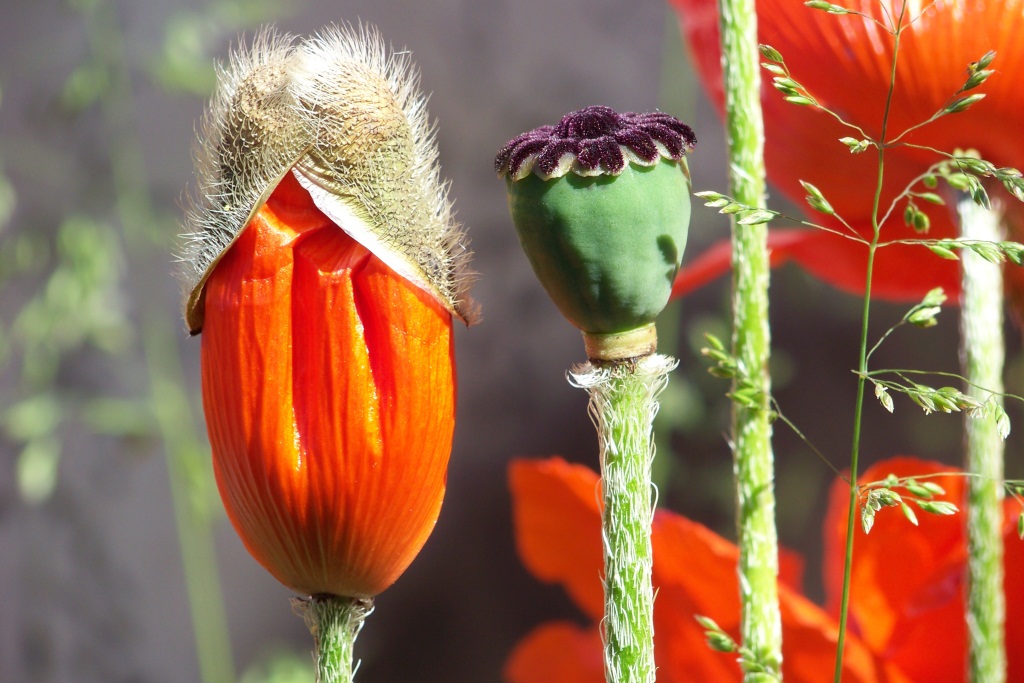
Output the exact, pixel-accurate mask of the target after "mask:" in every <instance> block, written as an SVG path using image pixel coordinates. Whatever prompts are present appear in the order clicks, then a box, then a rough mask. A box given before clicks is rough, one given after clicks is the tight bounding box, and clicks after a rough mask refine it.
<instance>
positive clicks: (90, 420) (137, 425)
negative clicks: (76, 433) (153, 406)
mask: <svg viewBox="0 0 1024 683" xmlns="http://www.w3.org/2000/svg"><path fill="white" fill-rule="evenodd" d="M81 419H82V422H83V423H84V424H85V426H87V427H88V428H89V429H90V431H92V432H94V433H96V434H106V435H109V436H122V437H123V436H140V437H141V436H148V435H150V434H152V433H153V432H154V430H155V429H156V424H155V421H154V419H153V413H152V412H151V411H150V410H149V406H148V404H146V403H143V402H140V401H138V400H134V399H122V398H102V397H98V398H92V399H89V400H88V401H87V402H86V403H85V404H84V405H83V406H82V411H81Z"/></svg>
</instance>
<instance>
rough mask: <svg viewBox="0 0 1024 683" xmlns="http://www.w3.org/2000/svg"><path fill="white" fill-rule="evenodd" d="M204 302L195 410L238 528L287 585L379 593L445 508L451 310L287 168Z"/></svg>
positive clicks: (308, 590) (220, 267)
mask: <svg viewBox="0 0 1024 683" xmlns="http://www.w3.org/2000/svg"><path fill="white" fill-rule="evenodd" d="M205 306H206V320H205V326H204V328H203V335H202V373H203V404H204V408H205V411H206V418H207V427H208V432H209V437H210V442H211V445H212V447H213V463H214V472H215V474H216V478H217V485H218V488H219V489H220V493H221V497H222V498H223V501H224V505H225V507H226V509H227V512H228V516H229V517H230V519H231V521H232V523H233V524H234V526H235V529H236V530H237V531H238V533H239V535H240V536H241V538H242V540H243V542H244V543H245V545H246V547H247V548H248V550H249V551H250V552H251V553H252V555H253V556H254V557H255V558H256V559H257V560H258V561H259V562H260V563H261V564H262V565H263V566H264V567H266V569H267V570H268V571H270V573H271V574H273V575H274V576H275V577H276V578H277V579H278V580H279V581H280V582H281V583H283V584H284V585H286V586H288V587H289V588H291V589H293V590H296V591H298V592H300V593H304V594H318V593H330V594H334V595H343V596H352V597H368V596H373V595H376V594H378V593H380V592H381V591H382V590H384V589H385V588H387V587H388V586H390V585H391V584H392V583H393V582H394V581H395V580H396V579H397V578H398V576H399V575H400V574H401V573H402V572H403V571H404V570H405V568H406V567H407V566H408V565H409V563H410V562H411V561H412V559H413V558H414V557H415V555H416V554H417V553H418V552H419V550H420V548H421V547H422V546H423V544H424V542H425V541H426V539H427V536H428V535H429V534H430V532H431V530H432V529H433V527H434V523H435V522H436V520H437V516H438V513H439V511H440V507H441V501H442V498H443V495H444V490H445V476H446V475H445V473H446V469H447V463H448V457H449V453H450V451H451V442H452V432H453V428H454V409H455V371H454V364H453V355H452V352H453V348H452V337H451V329H452V318H451V315H450V314H449V313H448V311H447V310H445V308H444V307H443V306H442V305H441V304H440V303H438V302H437V300H436V299H435V298H434V297H432V296H430V295H429V294H427V293H425V292H424V291H423V290H422V289H420V288H418V287H416V286H414V285H411V284H410V283H409V282H408V281H406V280H405V279H403V278H401V277H399V276H398V275H396V274H395V273H394V272H393V271H392V270H391V269H390V268H388V267H387V266H386V265H384V264H383V263H382V262H381V261H380V260H379V259H378V258H377V257H375V256H373V255H372V254H370V252H368V251H367V250H366V248H364V247H363V246H361V245H360V244H359V243H358V242H356V241H354V240H353V239H352V238H351V237H349V236H348V235H347V234H346V233H345V232H344V231H343V230H341V229H340V228H339V227H338V226H337V225H335V224H334V223H332V222H331V221H330V220H329V219H328V218H327V217H326V216H324V215H323V214H322V213H321V212H320V211H319V210H318V209H317V208H316V207H315V206H314V205H313V203H312V201H311V200H310V198H309V195H308V194H307V193H306V192H305V191H304V190H302V189H301V188H300V187H299V186H298V184H297V183H296V181H295V179H294V178H293V177H292V176H291V175H290V174H289V175H288V176H287V177H286V178H285V180H284V181H283V182H282V183H281V185H280V186H279V187H278V188H277V189H276V190H275V192H274V194H273V195H272V196H271V197H270V199H269V201H268V202H267V203H266V204H265V205H264V206H263V207H262V208H260V210H259V212H258V213H257V214H256V216H255V218H254V219H253V220H252V221H251V223H250V224H249V225H248V226H247V227H246V228H245V230H244V231H243V233H242V234H241V235H240V237H239V238H238V239H237V240H236V242H235V243H234V244H233V245H232V246H231V247H230V249H229V250H228V252H227V253H226V254H225V255H224V257H223V258H222V259H221V261H220V262H219V263H218V264H217V266H216V268H215V269H214V270H213V272H212V274H211V275H210V278H209V280H208V283H207V286H206V304H205Z"/></svg>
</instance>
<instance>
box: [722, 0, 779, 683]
mask: <svg viewBox="0 0 1024 683" xmlns="http://www.w3.org/2000/svg"><path fill="white" fill-rule="evenodd" d="M718 6H719V16H720V18H721V19H720V20H721V32H722V50H723V60H722V61H723V64H724V65H725V69H724V78H725V83H724V85H725V105H726V130H727V135H728V144H729V169H730V178H729V184H730V188H731V193H732V195H733V197H735V199H736V201H738V202H740V203H742V204H746V205H748V206H756V207H758V208H763V207H764V206H765V179H764V175H765V172H764V123H763V120H762V114H761V100H760V92H761V76H760V71H759V66H758V65H759V62H760V58H759V54H758V48H757V14H756V12H755V7H754V2H753V0H719V3H718ZM767 245H768V226H767V224H763V223H762V224H760V225H745V226H744V225H737V224H736V222H735V219H734V220H733V224H732V254H733V339H732V342H733V354H734V355H735V356H736V358H737V360H738V361H739V362H740V364H741V366H740V367H742V368H743V369H744V373H743V377H742V381H743V382H744V383H746V384H747V386H748V387H751V388H753V389H755V391H756V392H757V394H758V395H760V396H761V403H762V405H759V406H757V407H756V408H750V407H747V406H744V405H741V404H739V403H734V404H733V426H732V432H733V441H734V448H733V455H734V467H735V471H736V497H737V500H736V503H737V505H736V507H737V528H738V541H739V547H740V566H739V573H740V598H741V623H740V635H741V639H742V645H743V647H745V648H746V649H747V650H748V651H750V652H751V653H752V656H753V658H754V660H755V661H754V662H753V663H756V665H757V666H750V665H749V664H753V663H748V666H746V667H744V670H745V672H744V681H746V682H747V683H751V682H754V681H765V680H779V679H781V677H782V673H781V665H782V622H781V618H780V616H779V601H778V590H777V586H776V577H777V575H778V537H777V532H776V528H775V490H774V470H775V464H774V456H773V454H772V445H771V436H772V428H771V422H770V414H771V413H770V410H769V399H770V396H771V377H770V375H769V373H768V358H769V354H770V329H769V325H768V272H769V261H768V246H767ZM735 388H736V387H735V386H734V389H735Z"/></svg>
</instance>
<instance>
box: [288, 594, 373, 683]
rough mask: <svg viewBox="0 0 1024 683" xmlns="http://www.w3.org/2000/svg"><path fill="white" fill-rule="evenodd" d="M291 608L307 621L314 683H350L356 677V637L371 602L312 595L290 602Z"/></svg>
mask: <svg viewBox="0 0 1024 683" xmlns="http://www.w3.org/2000/svg"><path fill="white" fill-rule="evenodd" d="M292 607H293V608H294V609H295V611H297V612H299V613H300V614H301V615H302V617H303V618H304V619H305V621H306V627H307V628H309V632H310V633H312V634H313V640H314V642H315V649H314V651H313V660H314V662H315V665H316V683H350V682H351V681H352V680H353V677H354V675H355V669H357V668H358V666H354V663H355V658H354V655H353V653H354V651H355V644H356V637H357V636H358V635H359V631H360V630H362V628H363V624H364V623H365V621H366V617H367V616H369V614H370V612H372V611H373V601H372V600H368V599H361V598H345V597H340V596H337V595H314V596H312V597H310V598H293V599H292Z"/></svg>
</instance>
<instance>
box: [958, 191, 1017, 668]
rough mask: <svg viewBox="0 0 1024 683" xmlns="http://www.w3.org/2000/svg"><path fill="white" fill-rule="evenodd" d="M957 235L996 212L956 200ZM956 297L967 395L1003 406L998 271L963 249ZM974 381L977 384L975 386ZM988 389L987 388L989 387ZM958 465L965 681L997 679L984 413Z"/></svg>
mask: <svg viewBox="0 0 1024 683" xmlns="http://www.w3.org/2000/svg"><path fill="white" fill-rule="evenodd" d="M957 210H958V212H959V215H960V234H961V237H963V238H964V239H972V240H984V241H987V242H999V241H1000V240H1001V239H1002V237H1001V234H1000V233H1001V230H1000V220H1001V215H1000V212H999V211H998V210H989V209H986V208H984V207H982V206H978V205H977V204H975V203H974V201H973V200H972V199H971V198H970V197H965V198H964V199H961V200H960V202H959V203H958V205H957ZM960 258H961V262H962V265H963V269H962V274H963V295H962V300H961V309H960V357H961V359H962V362H963V366H964V376H965V377H966V378H967V388H966V389H965V391H966V393H968V394H969V395H971V396H974V397H975V398H977V399H978V400H980V401H996V402H998V404H999V405H1002V400H1001V398H1000V397H999V395H998V394H999V393H1001V392H1002V390H1003V365H1004V360H1005V356H1006V352H1005V348H1004V343H1003V273H1002V267H1001V265H1000V264H994V263H990V262H988V261H986V260H985V259H983V258H982V257H981V256H979V255H978V254H976V253H974V252H973V251H971V250H969V249H965V250H963V253H962V254H961V257H960ZM977 387H984V389H978V388H977ZM993 392H994V393H993ZM965 429H966V448H967V452H966V463H965V469H966V470H967V471H968V472H970V473H972V474H975V475H978V476H973V477H968V479H967V482H968V484H967V486H968V500H967V552H968V562H967V586H968V590H967V627H968V628H967V633H968V662H969V663H968V671H969V677H970V678H969V680H971V681H973V682H974V683H1003V681H1005V680H1006V651H1005V644H1004V634H1003V622H1004V620H1005V615H1006V604H1005V598H1004V595H1003V541H1002V523H1003V484H1002V482H1003V437H1002V435H1000V433H999V429H998V427H997V425H996V418H995V417H994V416H993V415H991V414H985V415H984V416H981V417H977V418H973V419H971V418H968V419H967V420H966V424H965Z"/></svg>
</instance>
